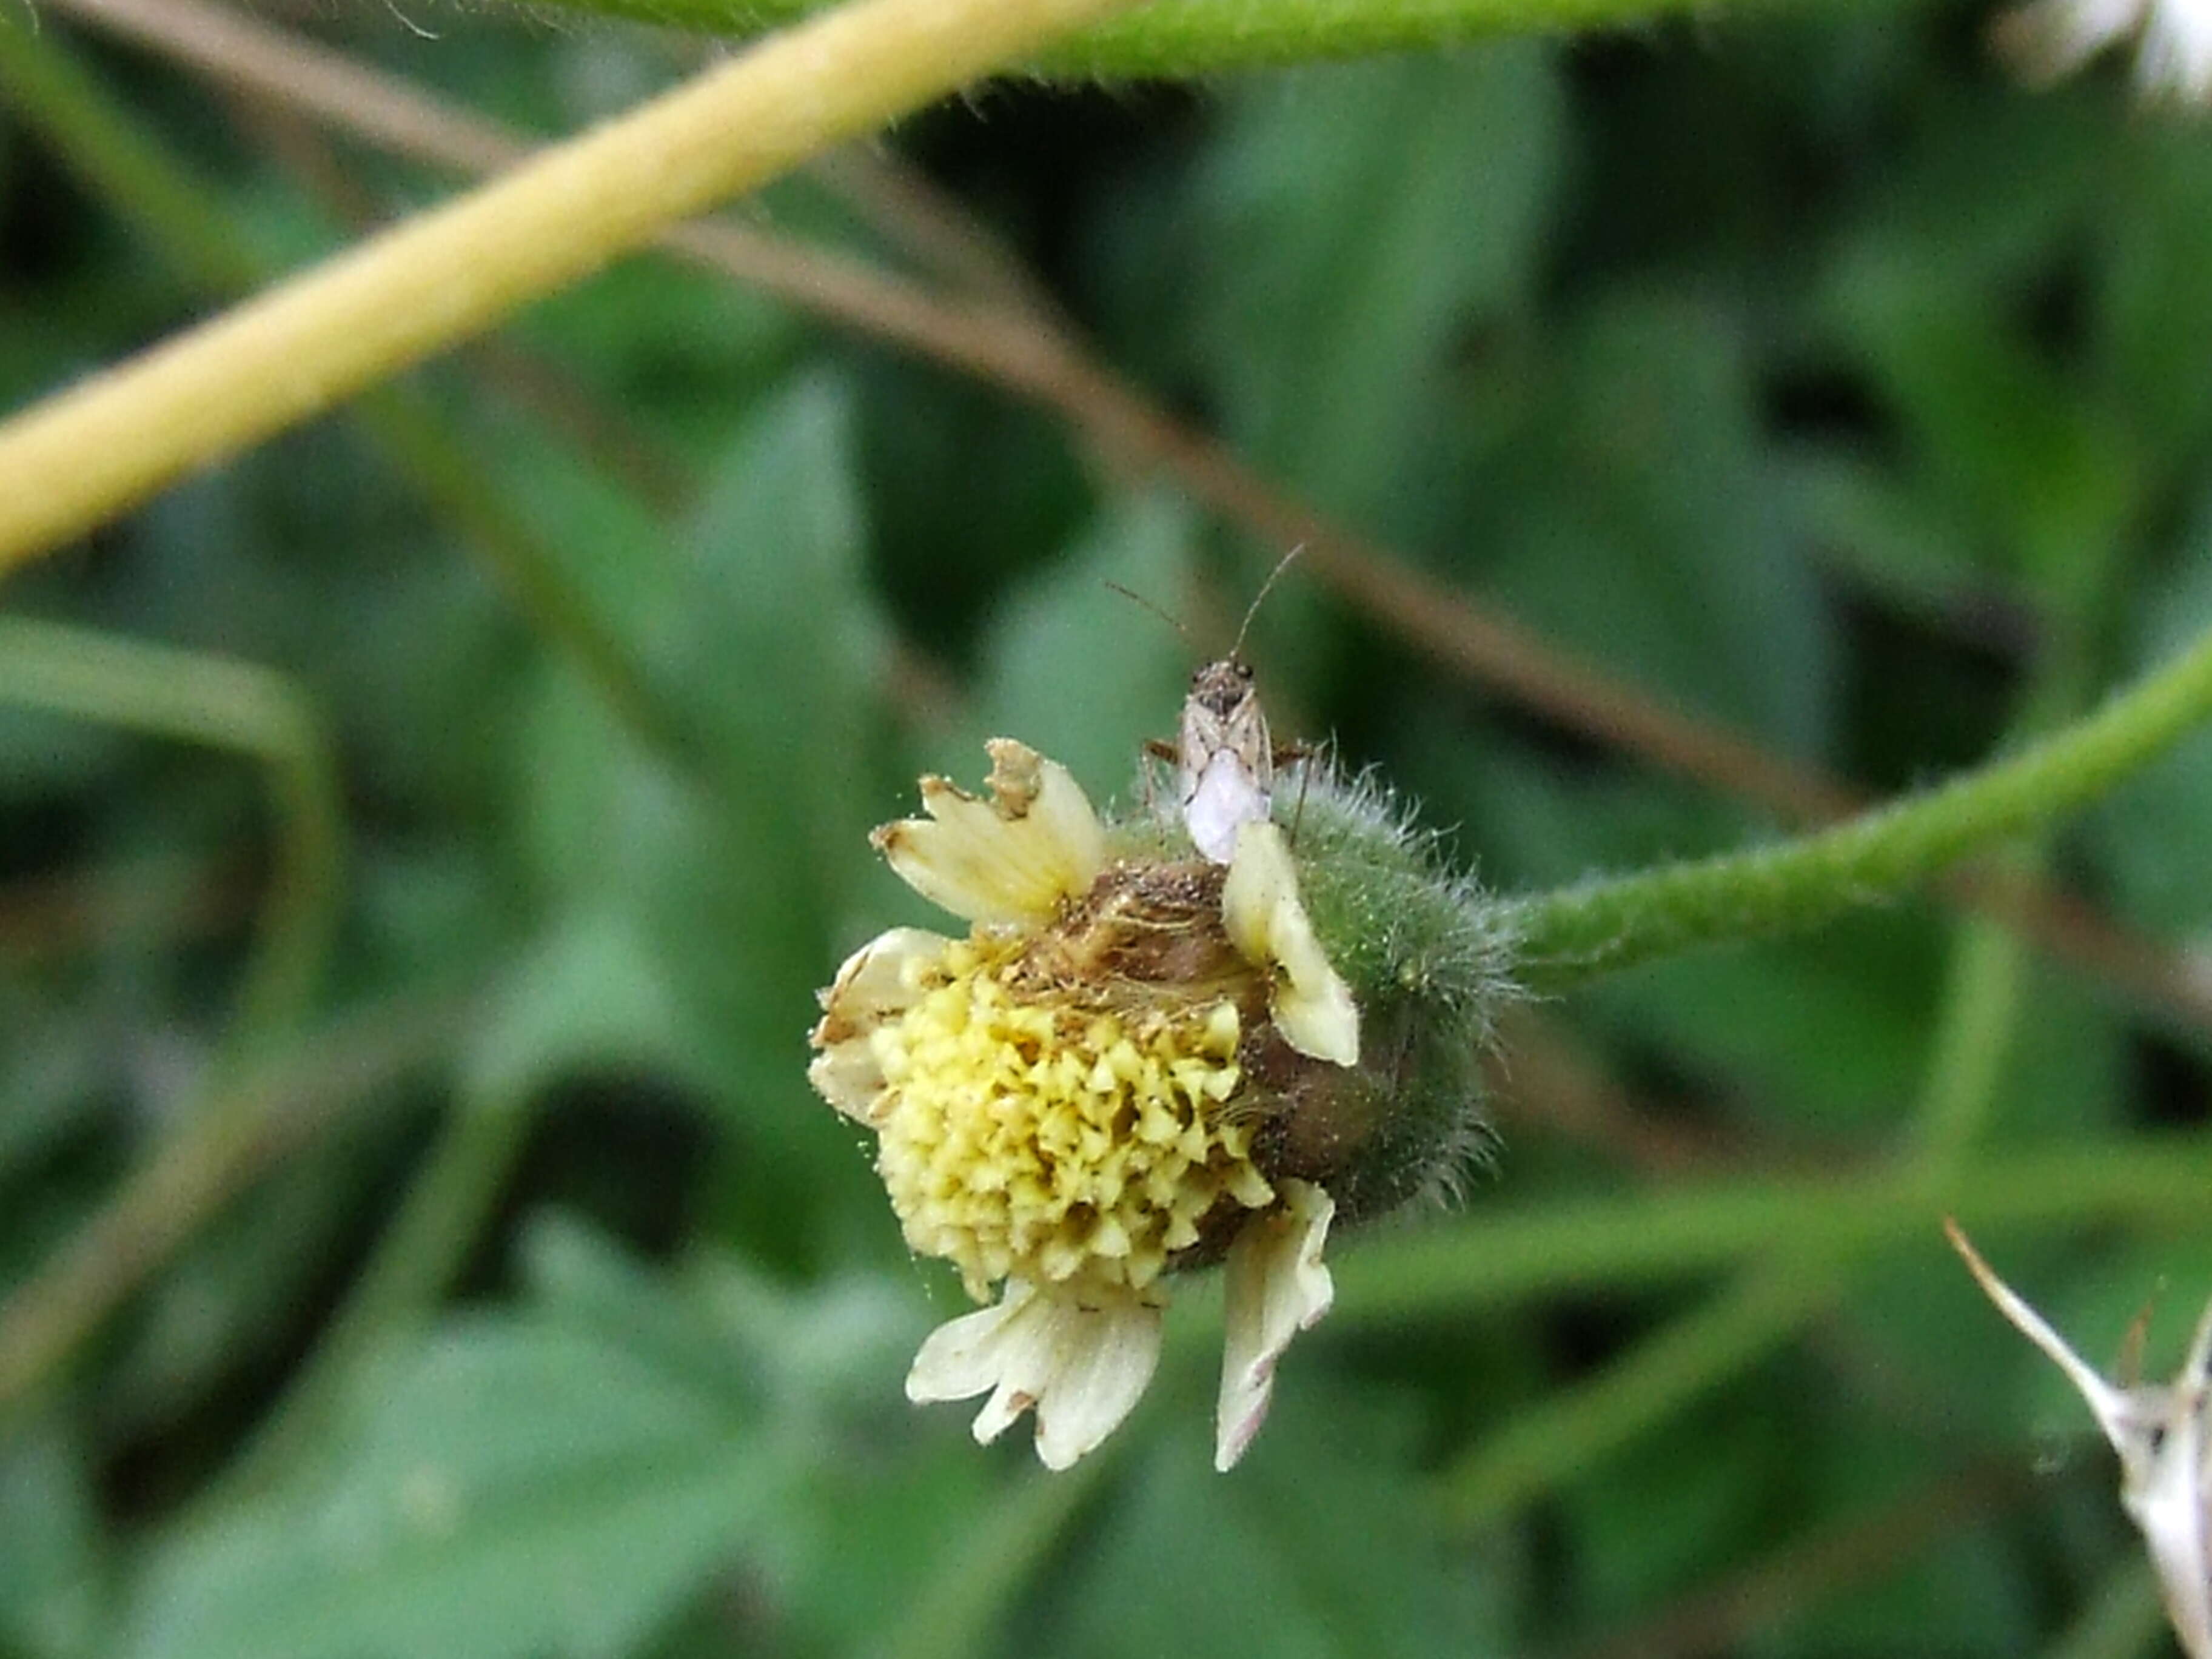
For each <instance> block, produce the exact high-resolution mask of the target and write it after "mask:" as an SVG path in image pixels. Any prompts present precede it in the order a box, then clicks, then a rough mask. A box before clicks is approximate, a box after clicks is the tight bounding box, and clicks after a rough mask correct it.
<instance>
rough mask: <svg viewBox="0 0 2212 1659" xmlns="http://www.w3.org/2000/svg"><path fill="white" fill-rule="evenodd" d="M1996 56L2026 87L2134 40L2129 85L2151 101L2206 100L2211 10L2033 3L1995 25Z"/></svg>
mask: <svg viewBox="0 0 2212 1659" xmlns="http://www.w3.org/2000/svg"><path fill="white" fill-rule="evenodd" d="M1995 35H1996V44H1997V47H1998V49H1999V50H2000V51H2001V52H2003V53H2004V54H2005V55H2006V56H2007V57H2008V58H2011V59H2013V60H2014V62H2015V63H2016V64H2018V65H2019V67H2020V69H2021V73H2022V74H2023V75H2025V76H2027V78H2028V79H2030V80H2032V81H2035V82H2048V81H2055V80H2057V78H2058V77H2059V76H2064V75H2070V74H2071V73H2073V72H2074V71H2075V70H2077V69H2079V68H2081V65H2082V64H2085V63H2087V61H2088V60H2089V59H2090V58H2093V57H2095V56H2096V55H2097V54H2098V53H2099V52H2102V51H2104V50H2105V49H2106V47H2107V46H2113V45H2115V44H2117V43H2118V42H2120V41H2122V40H2127V39H2129V38H2130V37H2137V36H2139V37H2140V39H2141V42H2142V44H2141V46H2139V47H2138V49H2137V51H2136V83H2137V84H2138V85H2139V86H2141V87H2142V90H2143V92H2144V93H2145V94H2147V95H2149V96H2152V97H2159V96H2172V97H2177V98H2181V99H2185V100H2188V101H2190V102H2192V103H2199V104H2201V103H2203V102H2205V101H2206V100H2208V99H2212V3H2208V0H2035V3H2034V4H2033V5H2029V6H2027V7H2024V8H2022V9H2021V10H2019V11H2015V12H2012V13H2010V14H2008V15H2006V16H2004V17H2002V18H2000V19H1999V20H1998V21H1997V26H1996V30H1995Z"/></svg>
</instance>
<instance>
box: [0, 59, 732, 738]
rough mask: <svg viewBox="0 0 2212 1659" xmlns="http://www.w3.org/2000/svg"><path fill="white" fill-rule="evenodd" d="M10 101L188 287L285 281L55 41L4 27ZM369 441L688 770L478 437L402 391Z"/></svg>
mask: <svg viewBox="0 0 2212 1659" xmlns="http://www.w3.org/2000/svg"><path fill="white" fill-rule="evenodd" d="M0 94H5V95H6V98H7V100H8V101H9V104H10V105H11V106H13V107H14V109H15V111H16V112H19V113H20V114H21V116H22V118H24V120H25V121H26V122H27V123H28V124H29V125H31V126H32V127H33V130H34V131H37V132H38V133H39V134H40V136H41V137H44V138H45V139H46V142H47V143H49V144H51V145H52V148H53V150H54V152H55V154H56V155H57V156H58V158H59V159H60V160H61V161H62V162H63V164H64V166H66V167H69V168H70V169H71V170H72V171H73V172H75V173H76V175H77V176H78V177H79V178H80V179H82V180H83V181H84V182H85V184H86V185H87V186H88V188H90V189H91V190H92V191H94V192H95V193H96V194H97V195H99V196H100V197H101V198H102V199H103V200H104V201H105V202H106V204H107V205H108V206H109V207H110V208H111V209H112V210H113V211H114V212H115V213H116V214H117V215H118V216H119V217H121V218H122V219H123V220H124V221H125V223H127V224H129V225H130V226H131V228H133V229H135V230H136V231H137V233H138V234H139V235H140V236H141V237H142V238H143V240H145V241H146V242H147V243H148V244H149V246H152V247H153V248H154V249H155V252H158V253H159V254H160V255H161V257H162V258H165V259H167V261H168V262H169V263H170V264H172V265H173V266H174V267H175V268H176V270H178V272H179V274H180V275H181V276H184V277H185V280H187V281H188V282H190V283H193V284H194V285H195V286H197V287H198V288H199V289H202V290H204V291H205V292H208V293H211V294H214V295H220V296H223V297H228V296H230V295H235V294H239V293H243V292H248V291H251V290H252V289H253V288H255V287H256V286H258V284H260V283H263V282H265V281H267V280H269V279H270V276H272V275H273V274H274V273H272V272H271V271H270V270H268V269H266V268H265V266H264V261H263V260H262V259H261V258H258V256H257V255H256V254H255V253H254V252H252V239H251V238H250V236H248V235H247V234H246V229H245V228H244V227H242V226H240V224H238V223H236V222H234V216H233V215H231V214H230V213H228V211H227V210H225V208H224V206H223V204H222V200H221V198H220V197H218V196H216V193H215V192H214V191H211V190H210V189H209V188H208V187H207V186H206V185H204V184H203V183H202V182H201V181H200V180H199V179H197V178H195V177H194V176H193V175H192V174H191V172H190V171H188V170H187V169H186V168H185V167H184V166H183V165H181V164H180V163H179V161H177V160H176V158H175V157H174V156H173V155H171V154H170V153H169V151H168V150H167V149H165V148H164V147H163V145H162V144H161V141H160V139H159V138H158V137H156V136H155V134H153V133H152V132H150V131H149V130H148V129H147V127H146V126H145V125H144V123H143V121H141V120H139V119H138V118H137V116H136V113H135V112H133V111H132V110H131V109H130V108H129V107H127V106H125V105H124V104H122V103H120V102H119V101H118V100H116V99H115V98H113V97H112V96H110V95H109V94H108V93H107V92H106V89H105V88H103V87H102V86H101V84H100V82H99V80H98V79H97V78H96V77H94V76H93V75H92V73H91V72H90V71H89V70H87V69H86V68H85V66H84V65H83V64H81V63H79V62H78V61H77V60H76V58H75V57H74V56H72V55H71V54H70V52H68V51H67V50H66V49H65V48H64V46H62V45H61V43H60V41H59V40H58V38H57V34H56V32H55V31H52V30H48V31H46V33H40V32H38V31H35V30H32V29H21V28H0ZM352 412H353V414H354V416H356V420H357V421H358V422H359V425H360V428H361V430H362V433H363V435H365V436H366V437H367V438H368V441H369V442H370V444H371V445H372V446H374V447H375V448H376V449H377V450H378V451H379V452H380V454H381V455H382V456H383V458H384V459H385V461H386V464H387V465H389V466H391V467H392V470H393V471H395V472H396V473H398V475H399V476H400V477H402V478H404V480H406V482H407V483H410V484H411V485H412V486H413V487H414V489H415V490H416V494H417V495H420V496H421V498H422V501H423V504H424V505H425V507H428V509H429V510H430V512H431V513H433V514H435V516H436V517H437V518H438V520H440V521H441V523H442V524H444V525H445V526H447V528H448V530H449V531H450V532H451V533H452V534H453V536H454V537H455V538H456V539H457V540H459V541H461V542H462V543H464V544H465V545H467V546H469V547H470V548H471V549H472V550H474V551H475V552H476V554H477V556H478V557H480V558H481V559H482V560H483V562H484V563H485V564H486V565H487V566H488V567H489V569H490V570H491V572H492V574H493V575H494V577H495V579H496V580H498V581H499V582H500V584H501V587H502V588H503V589H504V591H505V592H506V593H507V596H508V598H509V599H510V600H511V601H512V602H513V605H514V606H515V608H516V609H517V610H518V611H520V612H521V613H522V614H523V616H524V617H525V618H526V620H527V621H528V623H530V626H531V627H532V629H533V630H534V631H535V632H536V633H537V634H538V635H539V637H541V638H543V639H544V640H547V641H550V642H551V643H552V644H553V645H554V646H555V647H556V648H558V649H560V650H562V651H563V652H565V653H567V654H568V657H569V658H570V659H571V660H572V661H574V664H575V665H576V666H577V668H578V670H579V671H580V672H581V673H582V674H583V676H584V677H585V678H586V680H588V681H589V682H590V683H591V684H592V686H593V687H594V688H595V689H597V690H598V691H599V695H600V696H602V697H603V698H604V699H605V702H606V703H607V705H608V707H609V708H611V709H612V710H613V711H614V713H615V714H616V716H617V719H619V720H622V721H623V725H624V726H626V727H627V728H628V729H629V731H630V732H633V733H634V734H635V735H636V736H637V737H638V738H639V740H640V741H641V742H643V743H645V744H648V745H650V746H653V747H655V748H658V749H659V750H661V751H662V752H663V753H664V754H666V755H667V756H668V757H670V758H671V759H672V760H675V761H678V762H679V763H691V762H692V761H693V760H694V757H692V756H691V755H690V754H689V753H688V752H687V750H686V748H685V740H684V727H683V722H682V720H681V718H680V716H679V714H678V712H677V711H676V710H675V708H673V707H672V706H671V702H670V700H669V698H668V697H667V696H666V695H665V692H663V691H662V690H660V689H659V687H657V686H656V685H655V684H653V682H652V679H651V677H650V676H649V675H648V673H647V671H646V669H645V668H644V666H643V665H641V663H640V662H639V661H638V660H637V659H636V658H635V655H634V654H633V653H632V651H631V649H630V647H629V646H628V645H626V644H625V642H624V641H623V640H622V639H621V638H620V637H619V636H618V635H617V633H616V631H615V630H614V629H612V628H611V627H610V626H609V625H608V624H607V623H606V622H605V619H604V618H603V617H601V616H599V614H598V612H597V611H595V609H594V607H593V605H592V601H591V599H590V596H589V595H588V593H587V592H586V591H585V588H584V586H583V585H582V584H581V583H580V582H579V581H578V580H575V578H574V576H572V575H571V574H569V571H568V568H567V566H566V565H565V564H564V563H563V561H562V557H561V556H560V554H559V552H558V551H557V550H556V549H555V548H553V547H551V546H549V545H547V544H546V543H545V542H544V540H543V539H542V538H540V537H539V536H538V533H537V532H536V531H535V530H534V529H533V528H532V526H530V525H529V523H528V522H526V520H524V519H523V517H522V516H521V515H520V513H516V512H515V510H514V509H513V507H511V506H510V505H509V504H508V503H507V501H506V499H505V498H504V497H503V496H501V494H500V491H499V489H498V487H497V485H496V483H495V482H493V481H491V480H489V479H487V478H486V477H484V475H483V471H482V469H481V468H480V467H479V466H478V465H477V463H476V462H475V460H474V459H473V458H472V457H471V454H470V453H469V452H470V445H469V442H468V435H467V434H466V433H465V432H464V431H462V430H461V429H460V428H459V427H457V426H456V425H455V424H454V423H453V422H451V421H449V420H447V419H446V418H445V416H443V415H442V414H441V412H440V410H439V409H438V408H437V406H436V405H435V404H434V403H433V402H432V401H431V399H430V398H428V396H427V395H426V394H425V393H423V392H421V391H420V390H418V389H416V388H414V387H412V386H407V385H405V384H404V383H403V384H399V385H393V386H383V387H380V388H378V389H377V390H376V391H375V392H371V393H368V394H366V395H364V396H363V397H362V398H359V399H357V400H356V403H355V404H354V407H353V410H352Z"/></svg>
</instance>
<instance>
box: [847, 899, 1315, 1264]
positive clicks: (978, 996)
mask: <svg viewBox="0 0 2212 1659" xmlns="http://www.w3.org/2000/svg"><path fill="white" fill-rule="evenodd" d="M1020 948H1021V947H1020V945H1019V944H1018V942H1005V943H997V942H994V941H991V940H989V939H986V938H979V939H974V940H969V941H963V942H960V943H957V944H954V945H951V946H950V947H949V948H948V949H947V950H946V951H945V955H944V957H942V959H941V960H940V961H939V962H938V963H935V964H933V969H934V971H933V972H932V973H931V975H930V978H931V979H932V980H933V981H935V983H934V984H933V986H932V987H931V988H930V989H928V990H927V992H925V993H924V994H922V995H921V997H920V999H919V1000H916V1001H915V1003H914V1005H913V1006H911V1007H909V1008H908V1009H907V1010H906V1011H905V1012H904V1013H903V1014H902V1015H900V1016H899V1017H897V1018H896V1019H894V1020H892V1021H890V1023H888V1024H884V1026H882V1027H880V1028H879V1029H878V1030H876V1032H875V1033H874V1036H873V1038H872V1046H873V1048H874V1052H875V1056H876V1060H877V1061H878V1065H880V1066H881V1068H882V1072H883V1076H884V1082H885V1084H886V1085H888V1087H887V1090H886V1097H885V1099H884V1103H883V1106H882V1109H881V1110H880V1113H879V1115H878V1116H877V1118H876V1126H877V1131H878V1136H879V1137H880V1139H879V1144H878V1155H877V1168H878V1170H879V1171H880V1172H881V1173H882V1176H883V1178H884V1186H885V1188H887V1189H888V1190H889V1192H890V1200H891V1206H892V1207H893V1208H894V1209H895V1210H896V1212H898V1216H899V1219H900V1221H901V1222H902V1224H903V1226H904V1229H905V1232H906V1238H907V1243H908V1244H909V1245H911V1246H912V1247H913V1248H914V1249H916V1250H918V1251H920V1252H921V1253H922V1254H924V1255H935V1256H943V1257H945V1259H947V1260H949V1261H951V1262H952V1263H953V1264H954V1265H955V1266H956V1267H958V1268H959V1269H960V1274H961V1278H962V1279H963V1281H964V1282H965V1283H966V1285H967V1287H968V1290H969V1293H970V1294H971V1295H974V1296H975V1297H977V1298H978V1299H981V1298H982V1297H985V1296H986V1295H987V1293H988V1291H989V1287H990V1286H992V1285H995V1284H997V1283H998V1282H999V1281H1000V1280H1001V1279H1007V1278H1009V1277H1012V1278H1018V1279H1026V1280H1028V1281H1030V1282H1031V1283H1033V1284H1037V1285H1063V1286H1066V1288H1067V1289H1068V1290H1069V1291H1073V1292H1074V1293H1076V1294H1078V1295H1081V1294H1083V1293H1085V1292H1086V1291H1090V1292H1095V1293H1097V1294H1099V1295H1102V1296H1110V1295H1114V1294H1115V1293H1117V1292H1118V1293H1121V1294H1124V1295H1126V1294H1127V1293H1128V1292H1131V1291H1136V1292H1142V1291H1144V1290H1145V1289H1146V1286H1148V1285H1151V1283H1152V1281H1153V1280H1154V1279H1157V1278H1158V1276H1159V1275H1160V1273H1162V1271H1163V1270H1164V1268H1165V1267H1166V1266H1167V1263H1168V1260H1169V1258H1170V1256H1171V1255H1174V1254H1175V1253H1176V1251H1178V1250H1182V1249H1188V1247H1189V1246H1191V1245H1193V1244H1194V1243H1197V1242H1198V1241H1199V1239H1200V1225H1201V1224H1202V1223H1203V1222H1204V1221H1205V1219H1206V1215H1207V1212H1209V1211H1211V1210H1212V1209H1213V1207H1214V1206H1216V1204H1218V1203H1219V1202H1220V1201H1221V1200H1224V1199H1225V1198H1226V1199H1228V1200H1231V1201H1233V1202H1234V1203H1235V1204H1236V1205H1238V1206H1243V1207H1245V1208H1250V1209H1258V1208H1260V1207H1261V1206H1265V1205H1267V1204H1269V1203H1271V1202H1273V1199H1274V1190H1273V1188H1272V1187H1271V1186H1270V1185H1269V1184H1268V1182H1267V1179H1266V1177H1264V1176H1261V1173H1260V1171H1259V1170H1257V1169H1256V1168H1255V1166H1254V1165H1253V1163H1252V1160H1251V1157H1250V1141H1251V1130H1250V1128H1249V1126H1248V1125H1245V1124H1242V1123H1237V1122H1234V1121H1225V1114H1224V1112H1223V1110H1222V1106H1223V1103H1224V1102H1225V1101H1227V1100H1228V1098H1229V1097H1230V1096H1231V1094H1232V1093H1233V1092H1234V1091H1236V1088H1237V1083H1238V1082H1239V1080H1240V1078H1241V1073H1240V1072H1239V1070H1238V1067H1237V1030H1238V1021H1237V1008H1236V1006H1235V1005H1234V1004H1233V1003H1231V1002H1229V1001H1226V1000H1222V1001H1217V1002H1212V1003H1200V1004H1198V1005H1195V1006H1192V1005H1189V1004H1185V1005H1183V1006H1180V1007H1177V1008H1174V1009H1165V1008H1158V1007H1152V1006H1144V1005H1143V1004H1141V1003H1139V1004H1137V1005H1136V1006H1127V1007H1121V1006H1102V1005H1101V1004H1100V1003H1099V1002H1097V1000H1096V999H1093V1000H1088V1001H1086V1000H1081V999H1079V998H1078V997H1076V996H1074V995H1073V994H1070V993H1068V992H1065V991H1060V990H1055V989H1054V988H1053V987H1049V986H1045V987H1039V986H1038V985H1036V984H1034V983H1030V982H1029V981H1026V980H1024V978H1023V977H1022V976H1021V975H1018V974H1016V973H1014V972H1012V971H1010V970H1012V969H1014V968H1015V967H1016V966H1017V965H1018V957H1019V955H1020Z"/></svg>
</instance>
